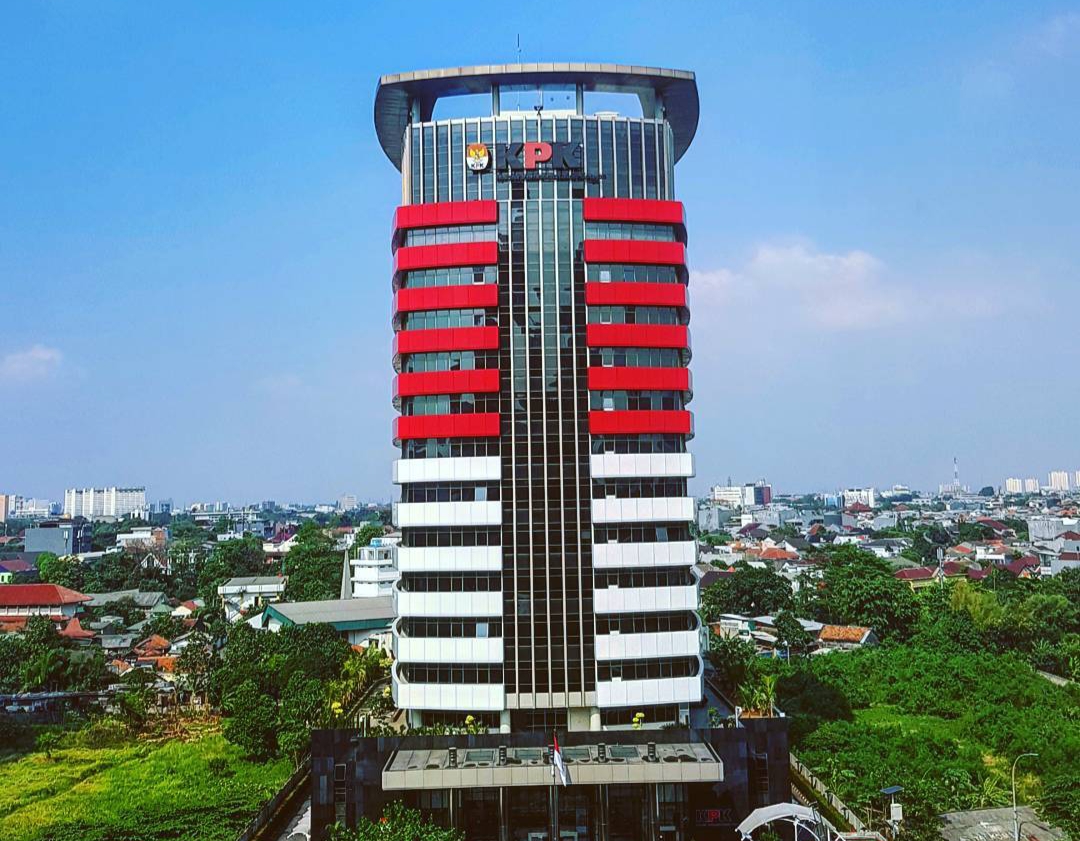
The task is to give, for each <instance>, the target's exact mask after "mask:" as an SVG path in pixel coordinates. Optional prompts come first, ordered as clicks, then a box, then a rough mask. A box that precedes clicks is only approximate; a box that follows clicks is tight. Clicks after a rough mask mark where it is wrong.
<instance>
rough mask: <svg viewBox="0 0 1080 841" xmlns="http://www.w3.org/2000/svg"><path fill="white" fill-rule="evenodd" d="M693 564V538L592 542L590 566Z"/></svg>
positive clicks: (695, 556)
mask: <svg viewBox="0 0 1080 841" xmlns="http://www.w3.org/2000/svg"><path fill="white" fill-rule="evenodd" d="M695 563H697V544H696V543H695V542H694V541H693V540H683V541H678V542H674V543H594V544H593V567H595V568H596V569H614V568H618V567H652V566H657V567H669V566H679V565H684V564H685V565H686V566H693V565H694V564H695Z"/></svg>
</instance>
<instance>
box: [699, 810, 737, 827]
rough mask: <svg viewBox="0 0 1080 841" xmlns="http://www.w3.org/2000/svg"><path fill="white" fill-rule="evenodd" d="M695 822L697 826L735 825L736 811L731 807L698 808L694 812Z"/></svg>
mask: <svg viewBox="0 0 1080 841" xmlns="http://www.w3.org/2000/svg"><path fill="white" fill-rule="evenodd" d="M694 823H695V824H696V825H697V826H702V827H705V826H734V825H735V813H734V812H733V810H732V809H731V808H730V807H726V806H725V807H722V808H719V809H698V810H697V811H696V812H695V813H694Z"/></svg>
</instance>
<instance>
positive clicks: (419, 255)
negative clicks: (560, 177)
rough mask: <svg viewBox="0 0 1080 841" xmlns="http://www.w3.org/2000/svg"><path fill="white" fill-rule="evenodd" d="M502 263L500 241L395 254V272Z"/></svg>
mask: <svg viewBox="0 0 1080 841" xmlns="http://www.w3.org/2000/svg"><path fill="white" fill-rule="evenodd" d="M667 244H670V243H667ZM498 261H499V244H498V243H497V242H448V243H444V244H442V245H406V246H402V247H401V248H399V249H398V250H397V251H395V252H394V273H395V274H396V273H397V272H407V271H411V270H413V269H443V268H448V267H449V266H493V265H495V264H496V263H497V262H498Z"/></svg>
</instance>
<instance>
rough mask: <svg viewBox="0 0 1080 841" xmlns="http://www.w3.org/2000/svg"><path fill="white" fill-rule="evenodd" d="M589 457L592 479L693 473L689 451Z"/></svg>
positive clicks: (606, 454) (610, 454)
mask: <svg viewBox="0 0 1080 841" xmlns="http://www.w3.org/2000/svg"><path fill="white" fill-rule="evenodd" d="M589 459H590V464H591V470H592V477H593V478H594V479H630V478H634V477H637V476H645V477H648V476H656V477H661V476H677V477H687V478H689V477H690V476H693V475H694V459H693V456H691V455H690V453H597V454H593V455H591V456H590V457H589Z"/></svg>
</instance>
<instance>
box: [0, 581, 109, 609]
mask: <svg viewBox="0 0 1080 841" xmlns="http://www.w3.org/2000/svg"><path fill="white" fill-rule="evenodd" d="M89 601H90V597H89V596H84V595H83V594H82V593H76V592H75V591H74V590H69V589H68V588H67V587H61V586H60V585H59V584H0V608H5V607H60V606H61V605H68V604H85V603H87V602H89Z"/></svg>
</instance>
